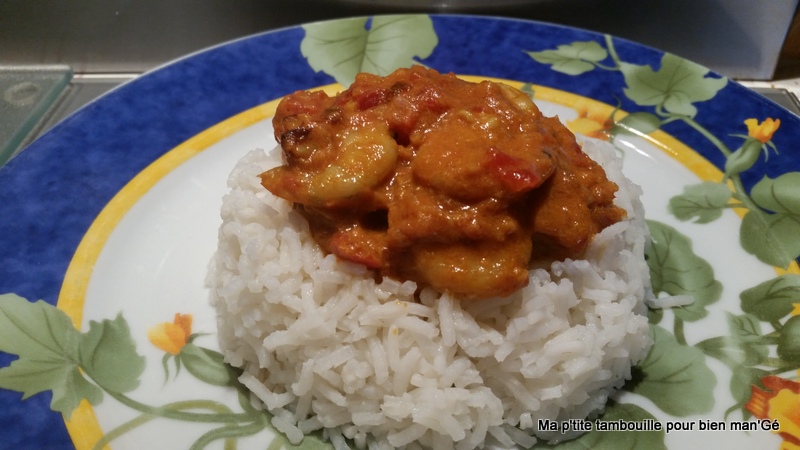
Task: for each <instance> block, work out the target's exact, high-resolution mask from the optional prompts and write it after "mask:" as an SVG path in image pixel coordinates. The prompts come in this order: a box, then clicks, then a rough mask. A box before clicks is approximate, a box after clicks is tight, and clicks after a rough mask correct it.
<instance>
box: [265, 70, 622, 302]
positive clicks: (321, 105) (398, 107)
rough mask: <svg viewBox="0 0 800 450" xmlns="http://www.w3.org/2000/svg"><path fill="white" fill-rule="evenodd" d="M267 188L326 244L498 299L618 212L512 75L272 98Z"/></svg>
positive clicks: (425, 78)
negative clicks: (275, 147)
mask: <svg viewBox="0 0 800 450" xmlns="http://www.w3.org/2000/svg"><path fill="white" fill-rule="evenodd" d="M273 125H274V127H275V138H276V139H277V140H278V141H279V142H280V145H281V148H282V150H283V156H284V165H282V166H279V167H277V168H274V169H271V170H269V171H267V172H264V173H263V174H261V181H262V184H263V186H264V187H265V188H266V189H268V190H269V191H270V192H272V193H273V194H275V195H277V196H279V197H282V198H285V199H287V200H289V201H292V202H294V203H295V206H296V208H297V209H298V210H299V211H300V212H301V213H302V214H303V215H304V216H305V217H306V218H307V219H308V221H309V224H310V227H311V231H312V233H313V235H314V238H315V239H316V241H317V242H318V243H319V244H320V245H321V247H322V248H323V249H324V250H325V251H326V252H329V253H333V254H335V255H337V256H338V257H340V258H343V259H346V260H350V261H354V262H357V263H360V264H364V265H366V266H367V267H369V268H371V269H374V270H376V271H377V273H379V274H380V275H382V276H390V277H393V278H397V279H401V280H405V279H410V280H414V281H416V282H419V283H422V284H424V285H430V286H433V287H434V288H436V289H439V290H441V291H447V292H451V293H454V294H457V295H460V296H462V297H465V298H476V299H480V298H488V297H493V296H506V295H509V294H511V293H513V292H514V291H515V290H517V289H519V288H521V287H523V286H525V285H526V284H527V283H528V267H529V265H530V263H531V260H532V259H533V260H540V259H549V260H555V259H563V258H567V257H576V256H580V254H581V253H582V252H583V250H584V249H585V248H586V245H587V244H588V243H589V241H590V240H591V239H592V237H593V236H594V235H595V234H596V233H598V232H599V231H600V230H602V229H603V228H604V227H606V226H608V225H611V224H613V223H615V222H617V221H619V220H621V219H622V218H624V217H625V211H624V210H622V209H620V208H618V207H616V206H614V205H613V203H612V202H613V200H614V193H615V192H616V190H617V186H616V184H614V183H613V182H611V181H609V180H608V179H607V178H606V175H605V172H604V171H603V169H602V168H601V167H600V166H599V165H598V164H596V163H595V162H594V161H592V160H591V159H590V158H589V157H588V156H586V154H585V153H583V151H582V150H581V148H580V147H579V145H578V144H577V143H576V141H575V137H574V135H573V134H572V133H571V132H570V131H569V130H567V129H566V128H565V127H564V126H563V125H562V124H561V123H560V122H559V121H558V119H557V118H547V117H544V116H543V115H542V113H541V112H540V111H539V109H538V108H537V107H536V106H535V105H534V104H533V102H532V101H531V99H530V98H529V97H528V96H527V95H525V94H524V93H522V92H520V91H518V90H516V89H513V88H511V87H509V86H507V85H504V84H500V83H493V82H489V81H484V82H481V83H470V82H467V81H464V80H461V79H459V78H457V77H456V76H454V75H452V74H448V75H443V74H440V73H438V72H436V71H434V70H429V69H425V68H422V67H413V68H411V69H400V70H398V71H396V72H394V73H392V74H391V75H389V76H386V77H379V76H375V75H369V74H360V75H358V76H357V78H356V81H355V83H354V84H353V85H352V86H351V87H350V88H349V89H347V90H346V91H344V92H342V93H340V94H339V95H336V96H334V97H329V96H328V95H326V94H325V93H323V92H320V91H315V92H309V91H300V92H296V93H294V94H292V95H289V96H288V97H286V98H285V99H283V101H282V102H281V103H280V105H279V106H278V109H277V113H276V115H275V118H274V119H273Z"/></svg>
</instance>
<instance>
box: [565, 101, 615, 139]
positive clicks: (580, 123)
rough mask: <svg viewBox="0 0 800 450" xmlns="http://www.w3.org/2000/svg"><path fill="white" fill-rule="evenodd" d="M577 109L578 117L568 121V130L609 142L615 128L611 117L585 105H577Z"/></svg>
mask: <svg viewBox="0 0 800 450" xmlns="http://www.w3.org/2000/svg"><path fill="white" fill-rule="evenodd" d="M575 109H576V110H577V111H578V117H577V118H575V119H572V120H569V121H567V128H569V130H570V131H572V132H573V133H580V134H582V135H584V136H589V137H593V138H595V139H601V140H604V141H607V140H608V136H609V135H608V133H609V131H610V130H611V128H613V126H614V121H613V120H611V117H609V116H608V115H604V114H602V113H601V112H600V111H596V110H594V109H592V108H590V107H589V106H587V105H583V104H578V105H576V107H575Z"/></svg>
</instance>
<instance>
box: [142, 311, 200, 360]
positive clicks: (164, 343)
mask: <svg viewBox="0 0 800 450" xmlns="http://www.w3.org/2000/svg"><path fill="white" fill-rule="evenodd" d="M191 334H192V315H191V314H175V318H174V319H173V320H172V322H162V323H159V324H158V325H156V326H154V327H152V328H150V329H149V330H147V338H148V339H150V342H151V343H152V344H153V345H155V346H156V347H157V348H159V349H160V350H163V351H165V352H167V353H169V354H171V355H177V354H178V353H180V352H181V350H182V349H183V347H184V346H185V345H186V343H187V342H189V336H191Z"/></svg>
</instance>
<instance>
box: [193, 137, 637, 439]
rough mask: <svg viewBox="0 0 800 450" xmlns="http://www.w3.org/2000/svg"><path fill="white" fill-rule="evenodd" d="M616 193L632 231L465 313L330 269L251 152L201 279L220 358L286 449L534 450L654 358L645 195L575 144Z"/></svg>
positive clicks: (337, 264) (457, 306)
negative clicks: (237, 374)
mask: <svg viewBox="0 0 800 450" xmlns="http://www.w3.org/2000/svg"><path fill="white" fill-rule="evenodd" d="M581 141H583V145H584V150H585V151H586V152H587V153H588V154H589V155H590V156H591V157H592V158H593V159H595V160H596V161H598V162H599V163H600V164H602V165H603V167H604V168H605V170H606V172H607V174H608V177H609V178H610V179H611V180H613V181H614V182H616V183H617V184H618V185H619V187H620V190H619V192H618V193H617V200H616V204H617V205H618V206H620V207H622V208H624V209H625V210H626V211H627V212H628V217H629V218H628V219H627V220H625V221H623V222H620V223H617V224H615V225H612V226H610V227H608V228H606V229H605V230H604V231H603V232H602V233H600V234H598V235H597V236H596V237H595V238H594V240H593V241H592V243H591V244H590V246H589V248H588V250H587V251H586V255H585V259H583V260H576V261H573V260H567V261H563V262H555V263H553V264H552V266H551V267H549V268H546V269H541V268H540V269H535V270H531V273H530V284H529V286H528V287H526V288H524V289H522V290H520V291H518V292H517V293H515V294H513V295H512V296H510V297H508V298H498V299H491V300H484V301H465V302H460V301H459V300H457V299H454V298H453V297H451V296H450V295H447V294H440V293H438V292H435V291H433V290H432V289H429V288H428V289H424V290H422V292H421V295H420V297H419V300H418V301H415V299H414V292H415V291H416V289H417V286H416V285H415V284H414V283H413V282H404V283H401V282H398V281H395V280H391V279H385V280H383V281H382V282H380V283H376V282H375V281H374V280H373V277H372V275H371V274H370V273H369V272H367V271H366V269H364V268H363V267H361V266H359V265H356V264H353V263H350V262H347V261H340V260H338V259H337V258H336V257H334V256H332V255H328V256H326V255H324V254H323V252H322V251H321V250H320V249H319V247H318V246H317V245H316V243H315V242H314V240H313V238H312V237H311V235H310V233H309V230H308V225H307V223H306V221H305V219H304V218H303V217H302V216H301V215H300V214H299V213H297V212H296V211H293V210H292V207H291V205H290V204H289V203H288V202H286V201H285V200H282V199H279V198H277V197H275V196H273V195H272V194H270V193H269V192H268V191H266V190H265V189H264V188H263V187H262V186H261V185H260V183H259V178H258V174H260V173H261V172H263V171H265V170H266V169H268V168H271V167H274V166H275V165H278V164H280V149H276V150H274V151H273V152H271V153H270V154H269V155H267V154H265V153H264V152H263V151H261V150H255V151H252V152H251V153H249V154H248V155H247V156H245V157H244V158H243V159H242V160H241V161H240V162H239V164H238V165H237V166H236V168H235V169H234V170H233V173H232V174H231V176H230V178H229V182H228V184H229V186H230V189H231V191H230V193H229V194H227V195H226V196H225V198H224V200H223V205H222V211H221V215H222V220H223V224H222V226H221V228H220V231H219V248H218V250H217V252H216V255H215V256H214V258H213V260H212V262H211V264H210V270H209V273H208V277H207V285H208V286H209V287H210V290H211V294H210V299H211V304H212V305H213V306H214V308H215V309H216V312H217V324H218V330H219V342H220V345H221V348H222V349H223V352H224V354H225V359H226V361H227V362H229V363H230V364H232V365H234V366H237V367H240V368H242V369H243V370H244V374H243V375H242V377H241V382H242V383H243V384H244V385H245V386H247V387H248V388H249V389H250V390H251V391H252V393H253V394H254V395H255V396H256V397H257V399H258V401H260V402H261V403H263V405H264V406H265V407H266V409H268V410H269V411H270V412H271V413H272V414H273V416H274V418H273V420H272V423H273V425H274V427H275V428H276V429H278V430H279V431H281V432H283V433H284V434H285V435H286V436H287V437H288V439H289V441H290V442H292V443H293V444H297V443H298V442H299V441H300V440H302V437H303V435H304V433H309V432H312V431H315V430H319V429H323V430H324V431H323V432H324V434H325V436H327V438H328V439H330V441H331V442H332V443H333V444H334V446H335V447H336V448H346V447H347V446H350V445H354V446H356V447H360V448H364V447H369V448H398V447H406V448H417V447H430V448H437V449H439V448H456V449H471V448H476V447H482V446H484V445H495V446H501V447H511V446H515V445H519V446H522V447H530V446H531V445H533V444H534V443H535V442H536V440H537V437H535V436H534V433H535V434H536V435H538V438H540V439H542V438H543V439H545V440H558V439H563V438H565V437H571V436H569V435H561V434H560V433H550V434H548V433H546V432H539V431H538V430H537V421H538V420H540V419H550V420H556V421H561V420H566V419H571V418H581V419H582V418H586V417H593V416H594V415H596V414H598V413H599V412H600V411H601V410H602V409H603V407H604V405H605V403H606V400H607V398H608V396H609V394H611V393H613V391H614V390H615V389H617V388H619V387H620V386H621V385H622V384H623V383H624V381H625V380H626V379H628V378H630V376H631V366H632V365H634V364H635V363H637V362H638V361H640V360H641V359H642V358H643V357H644V356H645V355H646V353H647V351H648V349H649V347H650V345H651V340H650V337H649V334H648V324H647V318H646V307H645V303H644V300H645V297H646V296H649V295H651V294H650V293H649V291H650V281H649V271H648V267H647V265H646V263H645V260H644V249H645V245H646V241H647V239H648V238H647V236H648V233H647V228H646V225H645V222H644V214H643V207H642V204H641V202H640V200H639V196H640V194H641V192H640V189H639V187H638V186H635V185H634V184H632V183H631V182H630V181H629V180H627V179H626V178H625V177H624V176H623V175H622V171H621V160H620V159H618V158H617V157H616V155H615V154H614V149H613V147H612V146H610V145H609V144H608V143H605V142H601V141H595V140H588V139H581Z"/></svg>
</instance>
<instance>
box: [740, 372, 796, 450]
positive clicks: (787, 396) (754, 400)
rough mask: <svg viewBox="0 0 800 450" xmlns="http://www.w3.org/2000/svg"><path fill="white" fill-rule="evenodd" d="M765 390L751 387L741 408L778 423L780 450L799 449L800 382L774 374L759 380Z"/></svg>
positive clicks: (760, 417)
mask: <svg viewBox="0 0 800 450" xmlns="http://www.w3.org/2000/svg"><path fill="white" fill-rule="evenodd" d="M761 384H762V385H764V387H765V388H766V389H761V388H760V387H758V386H752V391H753V393H752V395H751V396H750V401H748V402H747V403H746V404H745V405H744V407H745V408H746V409H747V410H748V411H750V412H751V413H752V414H753V416H755V417H757V418H759V419H769V420H776V419H777V421H778V423H780V426H781V428H780V431H778V434H779V435H780V436H781V437H782V438H783V444H782V445H781V450H789V449H793V450H800V383H798V382H796V381H791V380H787V379H784V378H781V377H777V376H774V375H768V376H766V377H764V378H762V379H761Z"/></svg>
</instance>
